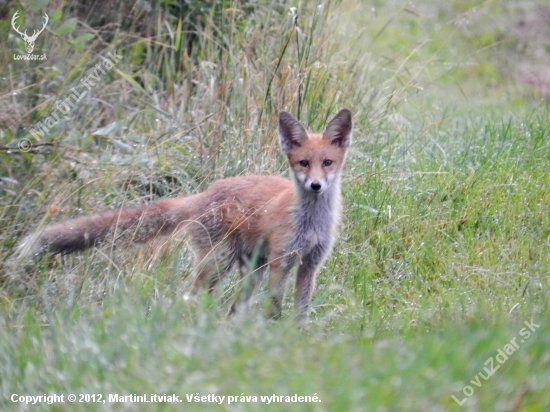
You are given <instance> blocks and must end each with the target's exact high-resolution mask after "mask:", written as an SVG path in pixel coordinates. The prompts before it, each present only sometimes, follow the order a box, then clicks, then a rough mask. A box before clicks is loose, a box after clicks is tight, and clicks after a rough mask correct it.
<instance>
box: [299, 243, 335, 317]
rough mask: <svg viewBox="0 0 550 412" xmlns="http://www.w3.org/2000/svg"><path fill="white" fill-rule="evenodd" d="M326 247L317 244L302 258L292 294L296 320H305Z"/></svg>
mask: <svg viewBox="0 0 550 412" xmlns="http://www.w3.org/2000/svg"><path fill="white" fill-rule="evenodd" d="M327 253H328V251H327V248H325V247H323V246H322V245H317V246H315V247H314V248H313V250H312V251H311V252H310V253H308V254H307V255H305V256H304V257H303V258H302V262H301V263H300V266H299V267H298V273H297V275H296V294H295V295H294V310H295V311H296V316H297V317H298V320H301V321H302V320H305V319H307V317H308V312H309V303H310V302H311V296H312V294H313V289H314V288H315V278H316V277H317V272H318V271H319V267H320V266H321V264H322V263H323V262H324V260H325V257H326V256H327Z"/></svg>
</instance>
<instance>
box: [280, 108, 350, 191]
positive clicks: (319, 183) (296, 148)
mask: <svg viewBox="0 0 550 412" xmlns="http://www.w3.org/2000/svg"><path fill="white" fill-rule="evenodd" d="M279 138H280V141H281V147H282V149H283V152H284V153H285V154H286V155H287V157H288V161H289V163H290V168H291V170H292V172H293V176H294V180H295V181H296V183H297V184H299V185H300V186H301V187H303V188H304V189H305V190H306V191H307V192H311V193H315V194H318V195H320V194H322V193H324V192H325V191H326V190H327V189H328V188H329V187H330V186H331V184H332V183H333V182H334V181H337V180H338V176H339V172H340V168H341V167H342V165H343V164H344V160H345V158H346V150H347V148H348V147H349V145H350V144H351V112H350V111H349V110H347V109H344V110H342V111H340V112H339V113H338V114H337V115H336V116H335V117H334V119H332V120H331V121H330V122H329V124H328V125H327V127H326V129H325V131H324V132H323V133H312V134H308V133H307V132H306V130H305V129H304V127H303V126H302V125H301V124H300V122H299V121H298V120H296V119H295V118H294V117H292V116H291V115H290V114H288V113H286V112H281V113H280V114H279Z"/></svg>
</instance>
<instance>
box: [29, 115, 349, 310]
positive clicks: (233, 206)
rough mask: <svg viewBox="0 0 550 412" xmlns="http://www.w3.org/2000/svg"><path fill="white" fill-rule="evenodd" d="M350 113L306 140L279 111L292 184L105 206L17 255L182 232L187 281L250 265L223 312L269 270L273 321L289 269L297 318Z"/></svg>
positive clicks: (34, 240)
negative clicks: (189, 265)
mask: <svg viewBox="0 0 550 412" xmlns="http://www.w3.org/2000/svg"><path fill="white" fill-rule="evenodd" d="M351 125H352V122H351V112H350V111H349V110H346V109H345V110H342V111H341V112H339V113H338V114H337V115H336V117H334V119H332V120H331V121H330V123H329V124H328V125H327V127H326V129H325V131H324V132H323V133H322V134H308V133H307V132H306V130H305V129H304V128H303V127H302V125H301V124H300V123H299V122H298V120H296V119H295V118H294V117H292V116H291V115H290V114H288V113H285V112H281V113H280V115H279V138H280V143H281V147H282V150H283V152H284V153H285V154H286V156H287V158H288V162H289V163H290V170H291V176H292V182H290V181H288V180H286V179H282V178H279V177H274V176H243V177H231V178H228V179H221V180H218V181H216V182H214V183H213V184H212V185H211V186H210V187H209V188H208V189H207V190H206V191H205V192H203V193H199V194H195V195H191V196H187V197H180V198H176V199H165V200H161V201H159V202H156V203H152V204H150V205H147V206H143V207H137V208H131V209H120V210H105V211H103V212H101V213H99V214H96V215H91V216H83V217H77V218H74V219H70V220H67V221H65V222H60V223H55V224H52V225H49V226H46V227H45V228H43V229H42V230H40V231H38V232H36V233H35V234H33V235H30V236H28V237H27V238H26V239H25V240H24V242H23V243H22V244H21V246H20V252H21V254H22V255H24V256H36V255H41V254H44V253H52V254H58V253H62V254H66V253H71V252H74V251H78V250H82V249H85V248H87V247H90V246H93V245H97V244H100V243H104V242H113V243H114V244H115V245H119V244H122V243H124V242H125V241H126V242H128V243H131V242H134V243H142V242H146V241H148V240H151V239H153V238H155V237H157V236H166V235H171V234H173V233H175V232H179V231H181V230H185V231H186V232H187V233H188V234H189V235H190V237H191V242H192V245H193V248H194V249H195V252H196V255H197V259H198V261H199V262H200V264H199V268H198V275H197V277H196V280H195V282H194V284H193V289H194V291H195V292H196V290H197V288H199V287H200V286H207V287H209V288H210V289H212V288H214V286H215V285H216V283H217V282H218V281H219V280H220V279H221V278H222V277H223V276H224V275H226V274H227V273H228V272H229V271H230V269H231V267H232V266H233V264H234V263H235V262H238V263H239V266H240V268H241V275H244V273H243V268H246V267H247V265H254V267H253V268H252V269H254V270H253V272H252V273H251V275H250V279H249V282H250V284H249V287H248V288H244V289H243V290H242V291H241V293H240V296H239V297H238V299H237V300H236V302H235V303H234V304H233V307H232V311H240V310H242V309H245V308H246V307H247V306H248V301H249V299H250V297H251V295H252V292H253V290H254V287H255V286H256V285H257V284H258V283H260V282H261V280H262V279H263V275H264V269H265V268H266V266H269V270H270V274H269V297H270V299H271V305H270V311H269V316H270V317H273V318H278V317H280V316H281V310H282V303H283V297H284V293H285V290H286V286H287V283H288V279H289V275H290V271H291V269H292V267H293V266H294V264H295V263H298V264H299V266H298V273H297V277H296V295H295V299H294V305H295V310H296V312H297V315H298V317H300V318H305V317H307V313H308V309H309V303H310V300H311V295H312V292H313V288H314V284H315V276H316V274H317V271H318V269H319V267H320V266H321V264H322V263H323V261H324V260H325V258H326V257H327V255H328V254H329V252H330V250H331V248H332V244H333V242H334V239H335V235H336V233H335V232H336V228H337V224H338V221H339V219H340V203H341V199H340V169H341V168H342V165H343V164H344V160H345V157H346V150H347V148H348V147H349V145H350V143H351Z"/></svg>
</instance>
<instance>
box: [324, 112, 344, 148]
mask: <svg viewBox="0 0 550 412" xmlns="http://www.w3.org/2000/svg"><path fill="white" fill-rule="evenodd" d="M323 139H325V140H329V141H330V144H333V145H335V146H338V147H344V148H345V147H348V146H349V145H350V144H351V112H350V111H349V110H348V109H344V110H341V111H340V112H339V113H338V114H337V115H336V116H335V117H334V119H332V120H331V121H330V122H329V124H328V125H327V128H326V129H325V131H324V133H323Z"/></svg>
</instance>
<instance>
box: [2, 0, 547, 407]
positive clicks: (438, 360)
mask: <svg viewBox="0 0 550 412" xmlns="http://www.w3.org/2000/svg"><path fill="white" fill-rule="evenodd" d="M122 3H123V4H125V3H126V2H122ZM200 4H201V2H193V1H191V2H171V3H170V2H137V3H136V5H135V6H133V7H132V8H131V10H129V11H127V13H126V14H125V15H124V18H120V19H118V20H117V19H114V20H115V21H110V22H109V24H108V25H107V26H104V27H99V26H94V25H93V24H92V23H91V21H92V20H93V16H92V15H91V14H88V15H87V16H88V17H87V18H88V20H86V18H85V17H83V16H81V15H79V13H78V11H77V10H76V9H71V8H70V7H68V6H67V5H65V4H64V3H63V4H61V3H59V2H54V1H51V2H48V1H44V0H42V1H34V2H33V1H22V2H20V3H17V4H12V6H13V8H12V9H10V10H9V11H8V12H7V14H6V16H7V17H6V18H5V19H6V20H4V21H2V22H0V23H1V24H2V33H1V34H0V36H1V41H2V44H4V45H7V46H5V47H4V48H3V50H2V52H1V53H0V61H1V65H0V77H1V86H0V87H1V93H0V124H1V125H2V127H1V128H0V142H1V146H0V199H1V201H0V228H1V229H0V409H2V410H32V411H35V410H65V409H66V408H67V407H68V405H67V404H66V403H65V404H53V405H47V404H39V405H34V406H31V407H25V406H24V405H22V404H20V403H14V402H12V401H11V400H10V399H11V396H12V395H13V394H19V395H42V394H54V393H55V394H65V396H67V395H68V394H90V395H91V394H102V395H103V399H108V394H119V395H132V394H140V395H141V394H144V393H146V394H159V395H163V394H176V395H179V396H180V399H181V400H183V402H182V403H179V404H170V403H156V404H139V403H127V404H124V403H109V402H106V403H93V402H85V403H78V402H77V403H74V404H71V405H70V408H71V410H201V411H202V410H228V411H248V410H274V411H275V410H281V411H288V410H306V411H460V410H467V411H543V410H548V409H550V392H549V391H548V388H549V387H550V316H549V312H548V309H549V308H548V305H549V303H548V302H549V301H550V299H549V298H550V294H549V286H550V280H549V269H550V257H549V252H550V250H549V249H550V213H549V207H550V191H549V188H550V145H549V140H548V137H549V135H550V113H549V111H548V107H547V104H548V100H547V99H548V98H549V96H548V95H547V94H545V91H546V89H544V87H542V86H541V87H537V85H539V83H533V82H526V81H523V79H524V78H525V77H522V76H523V75H524V74H525V73H526V72H525V70H527V69H525V67H524V66H525V65H531V66H529V68H528V70H531V71H530V72H529V73H532V71H533V70H535V69H536V68H537V67H539V64H540V62H541V61H545V60H544V59H547V58H548V55H547V54H550V53H549V52H548V50H549V49H548V45H547V44H545V43H544V40H540V39H538V37H537V38H535V37H536V36H534V37H529V36H528V34H526V31H525V30H524V29H523V27H524V26H523V25H522V24H520V23H521V21H525V20H526V21H530V20H529V19H527V18H525V19H524V20H521V18H522V16H532V15H533V13H534V14H537V12H538V10H540V9H537V8H536V7H534V8H533V6H531V4H530V3H529V2H512V1H504V2H478V1H468V2H463V1H458V0H456V1H455V0H453V1H450V2H447V1H424V0H421V1H418V2H416V3H415V4H412V3H408V2H400V1H397V0H392V1H389V2H385V1H384V2H382V1H377V0H373V1H351V0H342V1H330V0H327V1H323V2H314V1H304V2H292V1H286V0H278V1H264V0H259V1H245V0H243V1H223V2H203V3H202V4H203V6H200ZM178 5H179V6H178ZM185 7H187V8H185ZM16 9H21V10H22V11H24V12H25V13H24V14H25V16H28V17H25V25H26V27H32V24H33V21H34V20H33V19H34V16H35V17H36V19H38V18H39V16H40V15H42V14H43V13H44V10H47V12H48V14H49V16H50V20H49V25H48V29H47V30H46V31H45V32H44V33H42V34H41V35H40V36H39V40H37V43H36V46H35V48H36V51H35V52H36V53H45V54H46V55H47V60H46V61H20V60H14V59H13V54H14V53H15V54H19V53H21V54H22V53H24V51H25V48H24V46H25V44H24V42H23V40H22V39H21V38H20V36H19V35H17V34H16V33H15V32H14V31H13V30H11V28H10V20H11V16H12V14H13V12H14V11H15V10H16ZM119 12H120V10H119ZM90 13H91V12H90ZM113 13H114V12H113ZM115 15H116V14H115ZM538 15H541V13H540V12H539V13H538ZM31 16H33V17H31ZM37 21H38V20H37ZM102 23H105V22H102ZM540 41H542V43H537V42H540ZM108 53H111V54H114V53H116V55H117V56H119V57H120V58H119V59H118V61H117V62H116V64H114V65H113V66H112V67H111V68H110V69H105V70H104V73H103V72H101V71H97V70H96V69H94V68H95V67H96V65H98V64H99V65H102V64H104V61H105V59H106V58H108ZM545 53H546V55H545ZM541 56H542V57H541ZM537 59H539V60H537ZM540 59H542V60H540ZM94 70H96V71H94ZM90 73H92V74H94V73H95V75H97V76H98V77H99V79H98V80H97V81H95V80H93V78H90V77H89V75H90ZM541 76H542V75H541ZM82 79H91V80H93V82H94V84H95V85H94V86H93V87H91V88H90V90H89V91H88V93H87V94H86V95H85V97H83V98H82V99H80V100H79V101H78V103H77V104H75V105H74V107H72V108H71V109H70V110H68V111H67V113H66V114H65V115H63V116H61V119H60V121H56V122H55V124H53V125H52V127H48V130H47V132H44V133H38V135H36V134H32V133H31V129H32V128H33V127H35V126H36V124H37V122H43V123H44V122H45V121H46V119H47V118H48V116H52V112H53V111H55V110H56V107H59V105H58V104H57V103H60V102H63V101H65V99H67V98H68V96H70V94H71V93H73V92H74V91H73V89H76V90H77V91H79V92H82V91H84V90H87V89H86V87H85V86H84V85H83V83H82V81H81V80H82ZM88 84H89V85H91V83H89V82H88ZM549 90H550V89H549ZM61 104H62V103H61ZM342 108H349V109H351V110H352V112H353V115H354V142H353V146H352V149H351V152H350V154H349V156H348V163H347V165H346V168H345V173H344V178H343V184H342V187H343V197H344V215H345V218H344V221H343V223H342V229H341V233H340V239H339V240H338V242H337V244H336V247H335V249H334V252H333V254H332V256H331V257H330V258H329V259H328V260H327V262H326V264H325V266H324V268H323V270H322V271H321V273H320V275H319V280H318V286H317V289H316V291H315V293H314V296H313V302H312V306H313V308H312V313H311V316H310V318H311V321H310V323H308V324H307V325H306V326H305V327H303V328H298V327H297V326H296V324H295V322H294V320H293V319H292V316H291V314H292V306H293V305H292V292H293V289H290V290H289V291H288V292H289V293H288V295H287V296H288V299H287V302H286V304H285V308H284V316H283V319H281V320H279V321H269V320H267V319H265V317H264V316H263V312H264V309H265V301H266V299H265V298H266V296H265V295H266V292H265V288H262V289H261V290H259V291H258V293H257V294H256V296H255V297H254V306H255V310H254V311H252V312H251V313H249V314H247V315H245V316H239V317H228V316H227V313H228V310H229V307H230V305H231V303H232V299H233V298H234V297H235V290H236V289H238V287H239V284H238V282H237V276H232V277H231V279H230V280H229V281H228V282H226V284H224V285H223V287H221V288H219V290H217V291H216V292H215V293H214V294H213V295H212V296H201V297H200V298H199V299H198V300H190V299H185V298H184V296H185V294H186V292H187V291H188V288H189V285H190V283H191V282H192V279H193V273H192V263H191V253H190V251H189V249H188V248H187V245H186V239H185V238H181V239H180V238H178V239H169V240H168V241H163V242H157V243H155V244H152V245H147V246H141V247H131V248H114V247H113V245H104V246H103V247H101V248H96V249H91V250H89V251H87V252H85V253H81V254H77V255H70V256H64V257H59V256H58V257H45V258H44V259H41V260H38V261H33V262H29V261H21V260H19V259H17V258H16V255H15V250H16V246H17V244H18V242H20V241H21V239H22V238H23V236H25V235H26V234H28V233H29V232H30V231H32V230H35V229H36V228H39V227H42V226H44V225H45V224H47V223H49V222H54V221H58V220H62V219H65V218H68V217H72V216H75V215H78V214H83V213H92V212H94V211H97V210H100V209H103V208H108V207H111V208H119V207H130V206H137V205H141V204H144V203H148V202H151V201H155V200H158V199H161V198H166V197H170V196H177V195H186V194H190V193H194V192H196V191H200V190H203V189H205V188H206V187H207V186H208V184H209V183H211V182H212V181H214V180H215V179H217V178H220V177H228V176H236V175H243V174H249V173H260V174H276V175H280V176H286V174H287V166H286V164H285V162H284V159H283V157H282V155H281V154H280V153H279V149H278V142H277V114H278V111H279V110H286V111H289V112H290V113H292V114H293V115H295V116H296V117H298V118H299V119H300V120H301V121H303V122H304V124H306V125H308V127H309V128H310V129H312V130H318V129H321V128H322V127H323V125H324V123H325V122H326V120H327V119H328V118H329V117H330V116H331V115H333V114H334V113H336V111H337V110H339V109H342ZM35 130H36V129H35ZM22 142H24V144H22ZM525 322H528V325H531V328H529V326H528V325H526V323H525ZM533 324H535V325H537V326H533ZM525 328H527V329H525ZM525 330H527V331H529V332H530V333H529V336H527V335H526V334H525V333H524V332H525ZM522 331H523V333H522ZM512 339H515V342H516V343H517V348H516V349H515V350H514V351H513V353H509V354H508V356H507V357H506V358H507V359H505V360H504V361H503V362H499V361H498V359H501V360H502V359H503V357H500V358H497V355H499V352H498V351H499V350H501V351H505V349H504V348H505V346H506V345H507V344H509V343H510V342H511V341H512ZM508 349H510V347H508ZM489 359H493V361H492V362H493V364H494V368H493V369H494V374H492V376H490V377H487V379H485V378H483V376H487V372H486V371H484V368H489V366H488V365H489V363H488V362H489ZM497 366H498V368H497ZM489 370H490V369H489ZM480 373H481V374H482V375H483V376H482V377H481V378H480V377H479V376H480V375H479V374H480ZM476 377H477V378H476ZM472 381H473V382H472ZM466 386H469V388H470V389H468V388H465V387H466ZM186 394H189V395H191V394H192V395H196V394H200V395H201V396H202V395H204V396H206V395H209V394H215V395H218V396H226V399H225V402H224V403H223V404H221V405H218V404H216V403H200V402H188V400H187V398H186ZM274 394H275V395H283V396H286V395H288V396H292V395H294V394H297V395H299V396H316V397H317V398H318V399H319V400H320V401H321V402H311V403H292V404H289V403H285V402H272V403H270V404H269V405H266V403H265V402H262V401H261V399H260V396H271V395H274ZM241 395H242V397H243V398H242V399H241ZM228 396H234V397H236V400H235V402H233V403H231V404H228V401H227V397H228ZM247 396H248V397H251V396H256V397H257V398H258V402H251V399H250V398H248V399H247V398H246V397H247ZM453 396H454V397H455V398H456V399H458V401H459V402H457V401H455V399H453ZM462 401H464V402H463V403H462V404H461V405H459V403H461V402H462Z"/></svg>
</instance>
